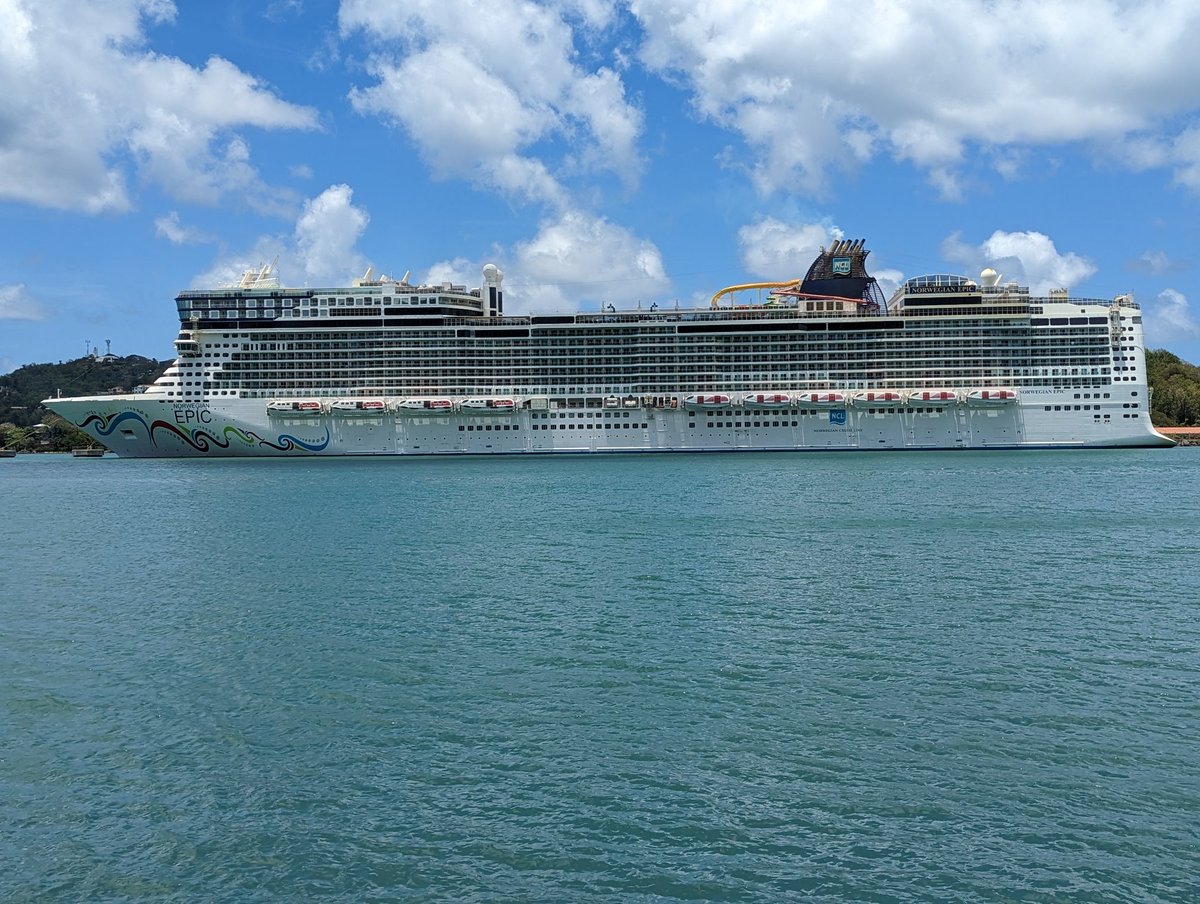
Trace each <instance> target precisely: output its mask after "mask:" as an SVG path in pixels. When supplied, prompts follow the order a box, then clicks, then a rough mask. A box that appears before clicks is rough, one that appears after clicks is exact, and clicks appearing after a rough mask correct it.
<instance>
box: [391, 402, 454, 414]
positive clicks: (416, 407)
mask: <svg viewBox="0 0 1200 904" xmlns="http://www.w3.org/2000/svg"><path fill="white" fill-rule="evenodd" d="M396 411H397V412H398V413H399V414H414V415H415V414H420V415H427V414H435V415H437V414H450V413H451V412H453V411H454V403H453V402H452V401H450V400H449V399H405V400H404V401H403V402H400V403H399V404H398V405H396Z"/></svg>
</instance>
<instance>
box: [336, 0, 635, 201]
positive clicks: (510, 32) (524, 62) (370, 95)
mask: <svg viewBox="0 0 1200 904" xmlns="http://www.w3.org/2000/svg"><path fill="white" fill-rule="evenodd" d="M565 13H566V14H570V15H572V16H574V17H581V18H582V20H583V22H584V24H585V26H587V27H590V28H598V27H602V26H605V25H607V24H608V23H609V22H610V21H611V19H612V17H613V15H614V11H613V7H612V5H611V4H608V3H602V2H596V0H588V2H581V3H577V4H571V5H569V6H568V8H567V9H566V10H565V11H564V10H560V9H559V8H557V7H555V6H554V5H552V4H542V3H535V2H524V3H518V4H508V5H504V4H500V5H494V6H492V7H490V8H489V9H488V12H487V15H486V16H484V15H480V8H479V6H478V5H477V4H476V3H473V2H470V0H414V2H410V3H406V4H403V5H396V4H394V3H391V2H387V0H343V2H342V5H341V8H340V11H339V14H338V20H339V23H340V26H341V29H342V33H343V35H344V36H349V35H351V34H354V33H358V32H363V33H365V34H366V35H367V36H368V37H369V39H370V40H372V41H373V42H374V43H375V44H376V46H378V47H379V53H377V54H376V55H375V56H374V57H372V58H371V60H370V62H369V64H368V71H369V72H370V74H371V75H372V76H373V77H374V79H375V82H374V84H372V85H370V86H368V87H365V88H355V89H354V90H353V91H352V92H351V94H350V99H351V103H352V104H353V105H354V107H355V109H356V110H358V111H359V112H360V113H363V114H372V115H377V116H380V117H382V118H383V119H385V120H387V121H389V122H391V123H392V124H394V125H396V126H398V127H400V128H402V129H403V130H404V131H405V132H406V133H407V134H408V135H409V137H410V138H411V139H412V140H413V142H415V143H416V145H417V147H418V148H419V149H420V151H421V154H422V156H423V158H424V159H425V160H426V161H427V162H428V164H429V165H430V167H431V168H432V169H433V171H434V173H435V174H436V175H437V176H438V177H440V178H460V179H468V180H470V181H472V182H474V183H475V184H477V185H481V186H484V187H487V188H491V189H497V190H499V191H501V192H502V193H504V194H506V195H508V196H510V197H513V198H516V199H519V200H532V201H537V202H544V203H550V204H553V205H557V206H560V207H564V208H565V206H566V204H567V197H566V192H565V190H564V189H563V187H562V184H561V179H562V178H563V176H564V174H565V173H566V172H575V171H589V172H590V171H596V170H607V171H611V172H613V173H616V174H618V175H619V176H620V177H621V178H622V179H624V180H625V181H626V183H627V184H628V185H634V184H636V182H637V178H638V175H639V174H640V172H641V169H642V161H641V159H640V157H639V155H638V151H637V140H638V137H639V136H640V134H641V131H642V124H643V117H642V113H641V111H640V110H639V109H638V108H636V107H635V106H634V105H632V104H630V103H629V102H628V101H627V100H626V98H625V90H624V85H623V83H622V81H621V78H620V76H619V75H617V73H616V72H615V71H614V70H613V69H611V68H605V67H599V68H597V69H596V70H595V71H591V72H589V71H586V70H584V69H583V68H581V67H579V66H578V65H577V64H576V62H575V59H576V56H577V48H576V44H575V37H576V35H575V33H574V32H573V31H572V28H571V26H570V24H569V23H568V22H567V20H566V18H565V17H564V15H565ZM563 143H565V144H566V145H567V146H568V147H569V152H568V153H566V154H565V160H563V161H561V162H559V163H548V162H547V161H548V160H551V158H552V157H554V156H557V155H558V154H560V153H561V152H560V151H558V150H557V148H558V147H559V146H560V145H561V144H563ZM555 170H558V172H557V173H556V171H555Z"/></svg>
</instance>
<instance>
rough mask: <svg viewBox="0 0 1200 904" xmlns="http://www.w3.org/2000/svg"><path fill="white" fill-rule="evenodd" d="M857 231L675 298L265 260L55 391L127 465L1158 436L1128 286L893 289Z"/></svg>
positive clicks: (1146, 441) (942, 282)
mask: <svg viewBox="0 0 1200 904" xmlns="http://www.w3.org/2000/svg"><path fill="white" fill-rule="evenodd" d="M869 253H870V252H869V251H867V250H866V249H865V248H864V243H863V242H862V241H861V240H854V241H850V240H845V241H841V240H839V241H837V242H835V243H833V244H832V246H831V247H829V248H823V249H821V252H820V254H819V255H818V256H817V258H816V260H815V261H814V262H813V263H812V265H811V266H810V267H809V269H808V272H807V273H806V275H805V276H804V277H803V278H801V279H794V280H789V281H782V282H774V283H749V284H744V285H737V286H730V287H729V288H726V289H722V290H721V291H720V292H718V293H717V294H716V295H715V296H714V297H713V298H712V301H711V303H710V304H708V305H707V306H699V307H686V308H684V307H680V306H679V305H678V303H663V304H651V305H649V306H648V307H645V308H643V307H641V306H640V305H639V306H638V308H637V309H635V310H631V309H627V308H626V309H621V308H617V307H616V306H615V305H612V304H605V305H602V306H601V308H600V309H599V310H596V311H589V312H581V313H575V314H545V315H536V314H535V315H531V316H513V315H509V314H505V312H504V293H503V288H502V281H503V276H502V274H501V272H500V270H499V269H498V268H497V267H495V266H494V265H491V264H489V265H487V266H486V267H484V268H483V273H482V280H481V283H482V285H481V286H480V288H477V289H468V288H467V287H465V286H458V285H452V284H449V283H445V284H442V285H410V283H409V280H408V276H407V274H406V275H405V277H404V278H402V279H399V280H396V279H391V278H388V277H386V276H381V277H379V278H375V277H374V276H373V272H372V271H370V270H369V271H368V272H367V274H366V275H365V276H364V277H363V278H362V279H359V280H355V281H353V282H352V284H351V285H350V286H348V287H342V288H325V289H314V288H285V287H282V286H281V285H280V284H279V281H278V279H277V277H276V276H275V275H274V271H273V267H272V266H267V267H263V268H262V269H260V270H257V271H250V272H247V273H246V274H245V275H244V276H243V278H242V279H241V281H240V283H239V284H238V285H234V286H227V287H223V288H220V289H215V290H209V291H185V292H181V293H180V294H179V296H178V298H176V305H177V307H178V311H179V321H180V330H179V335H178V337H177V338H176V340H175V348H176V350H177V352H178V358H177V359H176V360H175V362H174V363H173V364H172V365H171V366H170V367H168V368H167V370H166V372H165V373H164V374H163V375H162V376H161V377H160V378H159V379H158V380H157V381H156V382H155V383H154V384H153V385H152V386H149V387H147V388H146V389H145V391H144V392H140V393H133V394H126V395H110V396H94V397H87V398H57V399H48V400H46V402H45V404H46V406H47V407H48V408H50V409H52V410H53V411H55V412H57V413H58V414H60V415H62V416H63V417H64V418H66V419H67V420H69V421H70V422H72V423H73V424H76V425H77V426H78V427H80V428H81V429H82V430H84V431H86V432H87V433H88V434H89V435H90V436H91V437H92V438H93V439H95V440H96V441H97V442H99V443H102V444H104V445H105V446H107V447H108V448H109V449H111V450H113V451H114V452H116V453H117V454H118V455H120V456H125V457H171V456H175V457H187V456H297V455H301V456H311V455H473V454H475V455H483V454H487V455H500V454H511V455H521V454H526V455H528V454H542V453H568V452H575V453H584V452H587V453H592V452H723V451H735V450H740V451H804V450H901V449H1044V448H1068V447H1121V446H1128V447H1133V446H1170V445H1173V443H1172V441H1171V440H1170V439H1168V438H1166V437H1164V436H1162V435H1161V434H1159V433H1158V432H1157V431H1156V430H1155V429H1154V426H1153V425H1152V424H1151V422H1150V391H1149V386H1148V384H1147V380H1146V365H1145V349H1144V344H1143V338H1142V314H1141V311H1140V309H1139V308H1138V306H1137V305H1136V304H1135V303H1134V302H1133V300H1132V299H1131V298H1130V297H1128V296H1118V297H1116V298H1114V299H1112V300H1099V299H1091V298H1073V297H1071V296H1070V295H1069V293H1068V292H1067V291H1066V290H1065V289H1063V290H1052V291H1051V292H1050V293H1049V295H1048V296H1046V297H1038V296H1034V295H1031V294H1030V292H1029V290H1028V289H1027V288H1024V287H1021V286H1019V285H1017V284H1016V283H1012V282H1008V283H1005V282H1003V281H1002V279H1001V277H1000V276H999V274H997V273H996V272H995V271H993V270H991V269H990V268H989V269H987V270H984V271H983V272H982V273H981V274H980V275H979V277H978V278H969V277H966V276H956V275H930V276H920V277H916V278H913V279H909V280H908V281H906V282H905V283H904V284H903V285H902V286H901V287H900V288H899V289H898V290H897V291H896V292H895V293H894V295H893V296H892V297H891V298H885V297H884V293H883V292H882V290H881V289H880V287H879V285H878V284H877V283H876V281H875V279H874V278H873V277H872V276H870V274H869V273H868V271H867V266H866V261H867V257H868V255H869Z"/></svg>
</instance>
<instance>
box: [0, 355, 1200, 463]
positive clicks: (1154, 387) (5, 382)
mask: <svg viewBox="0 0 1200 904" xmlns="http://www.w3.org/2000/svg"><path fill="white" fill-rule="evenodd" d="M170 363H171V362H170V361H159V360H157V359H155V358H144V357H142V356H141V355H129V356H127V357H124V358H121V357H117V356H115V355H100V356H90V355H89V356H87V357H83V358H77V359H75V360H74V361H65V362H59V363H58V364H27V365H25V366H24V367H20V368H18V369H17V370H14V371H13V372H12V373H10V374H5V375H4V376H0V448H3V449H15V450H17V451H18V452H70V451H71V450H72V449H77V448H80V447H86V446H92V445H94V444H95V441H94V440H93V439H92V438H91V437H90V436H88V435H87V434H86V433H84V432H83V431H82V430H78V429H76V428H75V427H74V426H73V425H72V424H69V423H67V421H65V420H63V419H62V418H61V417H59V416H58V415H56V414H54V413H53V412H51V411H48V410H46V409H45V408H43V407H42V404H41V403H42V400H43V399H48V398H51V397H53V396H56V395H64V396H74V395H100V394H106V393H121V392H131V391H133V390H134V389H135V388H136V387H138V386H142V385H145V384H149V383H153V382H154V380H155V379H157V378H158V377H159V376H160V375H161V374H162V372H163V371H164V370H166V369H167V367H168V366H169V365H170ZM1146 373H1147V377H1148V379H1149V381H1150V391H1151V411H1150V417H1151V420H1152V421H1153V422H1154V425H1155V426H1156V427H1158V428H1160V429H1162V428H1166V429H1167V431H1168V432H1169V428H1171V427H1200V367H1197V366H1196V365H1194V364H1189V363H1188V362H1186V361H1184V360H1182V359H1181V358H1179V357H1178V356H1177V355H1174V354H1172V353H1171V352H1169V351H1167V350H1165V349H1154V350H1152V351H1148V352H1146ZM1172 438H1173V439H1175V440H1176V441H1177V442H1179V443H1180V444H1181V445H1200V436H1195V435H1187V434H1180V435H1174V436H1172Z"/></svg>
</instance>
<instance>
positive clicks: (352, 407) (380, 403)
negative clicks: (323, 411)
mask: <svg viewBox="0 0 1200 904" xmlns="http://www.w3.org/2000/svg"><path fill="white" fill-rule="evenodd" d="M329 408H330V410H331V411H332V412H333V413H334V414H340V415H343V416H345V415H350V416H353V415H363V416H367V417H369V416H371V415H377V414H384V413H385V412H386V411H387V402H385V401H384V400H383V399H338V400H337V401H336V402H334V403H333V404H332V405H330V406H329Z"/></svg>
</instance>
